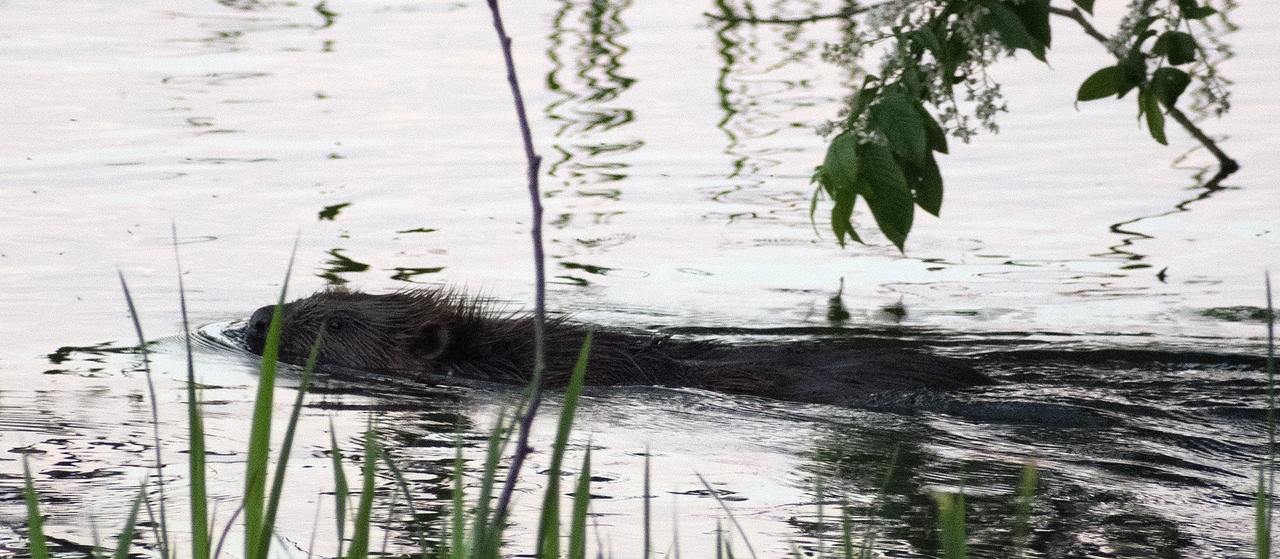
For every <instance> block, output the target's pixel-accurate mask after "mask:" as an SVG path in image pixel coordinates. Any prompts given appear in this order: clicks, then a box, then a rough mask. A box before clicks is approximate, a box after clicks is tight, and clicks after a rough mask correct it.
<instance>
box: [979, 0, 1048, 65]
mask: <svg viewBox="0 0 1280 559" xmlns="http://www.w3.org/2000/svg"><path fill="white" fill-rule="evenodd" d="M982 5H983V7H985V8H987V14H986V16H985V17H983V18H982V22H983V23H984V24H985V25H987V26H988V27H990V28H992V29H995V31H996V35H997V36H998V37H999V39H1000V43H1001V44H1003V45H1004V46H1006V47H1008V48H1009V49H1026V50H1027V51H1028V52H1030V53H1031V55H1032V56H1034V57H1036V59H1037V60H1040V61H1042V62H1043V61H1045V58H1044V43H1042V42H1040V40H1039V39H1036V38H1034V37H1032V36H1031V34H1030V33H1029V32H1028V31H1027V26H1026V25H1025V24H1024V23H1022V19H1021V18H1019V17H1018V14H1017V13H1015V12H1014V11H1013V10H1011V9H1009V6H1008V5H1006V4H1003V3H1000V2H996V1H995V0H986V1H984V2H983V3H982Z"/></svg>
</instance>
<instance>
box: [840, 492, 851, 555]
mask: <svg viewBox="0 0 1280 559" xmlns="http://www.w3.org/2000/svg"><path fill="white" fill-rule="evenodd" d="M840 543H841V544H842V546H843V547H844V555H843V557H844V559H853V516H852V515H851V514H849V502H848V501H843V500H842V501H841V502H840Z"/></svg>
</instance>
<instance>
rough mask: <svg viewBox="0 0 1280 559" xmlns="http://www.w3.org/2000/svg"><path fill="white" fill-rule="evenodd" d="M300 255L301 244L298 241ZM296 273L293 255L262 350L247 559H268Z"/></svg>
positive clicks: (249, 470)
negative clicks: (283, 355)
mask: <svg viewBox="0 0 1280 559" xmlns="http://www.w3.org/2000/svg"><path fill="white" fill-rule="evenodd" d="M294 252H295V253H296V252H297V241H295V242H294ZM292 272H293V256H292V255H290V256H289V266H288V268H287V269H286V271H285V274H284V284H283V285H282V286H281V287H280V298H279V300H277V302H276V307H275V311H274V312H273V313H272V314H271V326H270V327H268V328H267V339H266V343H265V345H264V346H263V348H262V366H261V367H260V369H259V374H258V392H257V395H256V396H255V398H254V405H253V420H252V422H251V424H250V427H249V452H248V456H247V458H246V459H245V475H244V500H243V507H244V552H245V559H266V556H258V555H255V554H256V553H257V552H258V550H259V549H262V546H263V543H264V540H267V542H268V543H269V540H270V539H271V534H270V533H269V532H267V533H264V530H263V525H262V517H263V513H264V511H263V507H264V504H265V502H264V501H265V494H266V484H267V461H268V459H269V458H270V454H271V411H272V404H273V401H272V400H273V398H274V396H275V387H276V361H277V360H278V358H279V356H280V353H279V351H280V331H281V328H282V327H283V323H284V301H285V297H286V296H287V295H288V292H289V276H290V274H291V273H292Z"/></svg>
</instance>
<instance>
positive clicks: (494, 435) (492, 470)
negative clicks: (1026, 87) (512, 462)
mask: <svg viewBox="0 0 1280 559" xmlns="http://www.w3.org/2000/svg"><path fill="white" fill-rule="evenodd" d="M506 424H507V420H506V412H505V411H503V412H499V413H498V419H497V421H495V422H494V426H493V430H492V431H490V432H489V444H488V448H487V450H486V451H485V461H484V472H483V474H482V477H481V479H480V498H479V500H477V502H476V511H475V513H474V515H473V518H474V520H473V521H472V525H471V529H472V532H473V538H472V542H471V549H472V550H474V553H475V555H474V557H476V558H479V559H487V558H490V557H497V556H498V545H499V542H500V541H501V539H502V535H501V532H502V526H499V525H498V523H497V521H496V519H492V518H490V515H489V512H490V503H489V501H490V500H491V499H492V498H493V489H494V486H495V485H496V484H497V472H498V462H499V460H500V459H501V458H502V454H503V453H502V450H503V449H504V448H506V443H507V441H508V440H509V439H510V438H511V435H510V434H511V429H510V428H509V426H506ZM504 426H505V427H504Z"/></svg>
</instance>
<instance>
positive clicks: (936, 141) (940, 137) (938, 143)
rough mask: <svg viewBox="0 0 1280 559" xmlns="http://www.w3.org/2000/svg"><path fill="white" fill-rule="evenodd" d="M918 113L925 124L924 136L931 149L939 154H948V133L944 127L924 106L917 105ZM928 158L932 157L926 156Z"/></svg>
mask: <svg viewBox="0 0 1280 559" xmlns="http://www.w3.org/2000/svg"><path fill="white" fill-rule="evenodd" d="M916 112H917V113H919V114H920V121H921V122H924V135H925V140H926V143H927V144H928V146H929V149H931V150H933V151H936V152H938V153H947V131H946V130H943V129H942V125H941V124H938V121H936V120H934V119H933V115H931V114H929V111H927V110H925V108H924V105H921V104H919V103H916ZM925 156H926V157H931V156H930V155H929V154H925Z"/></svg>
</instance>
